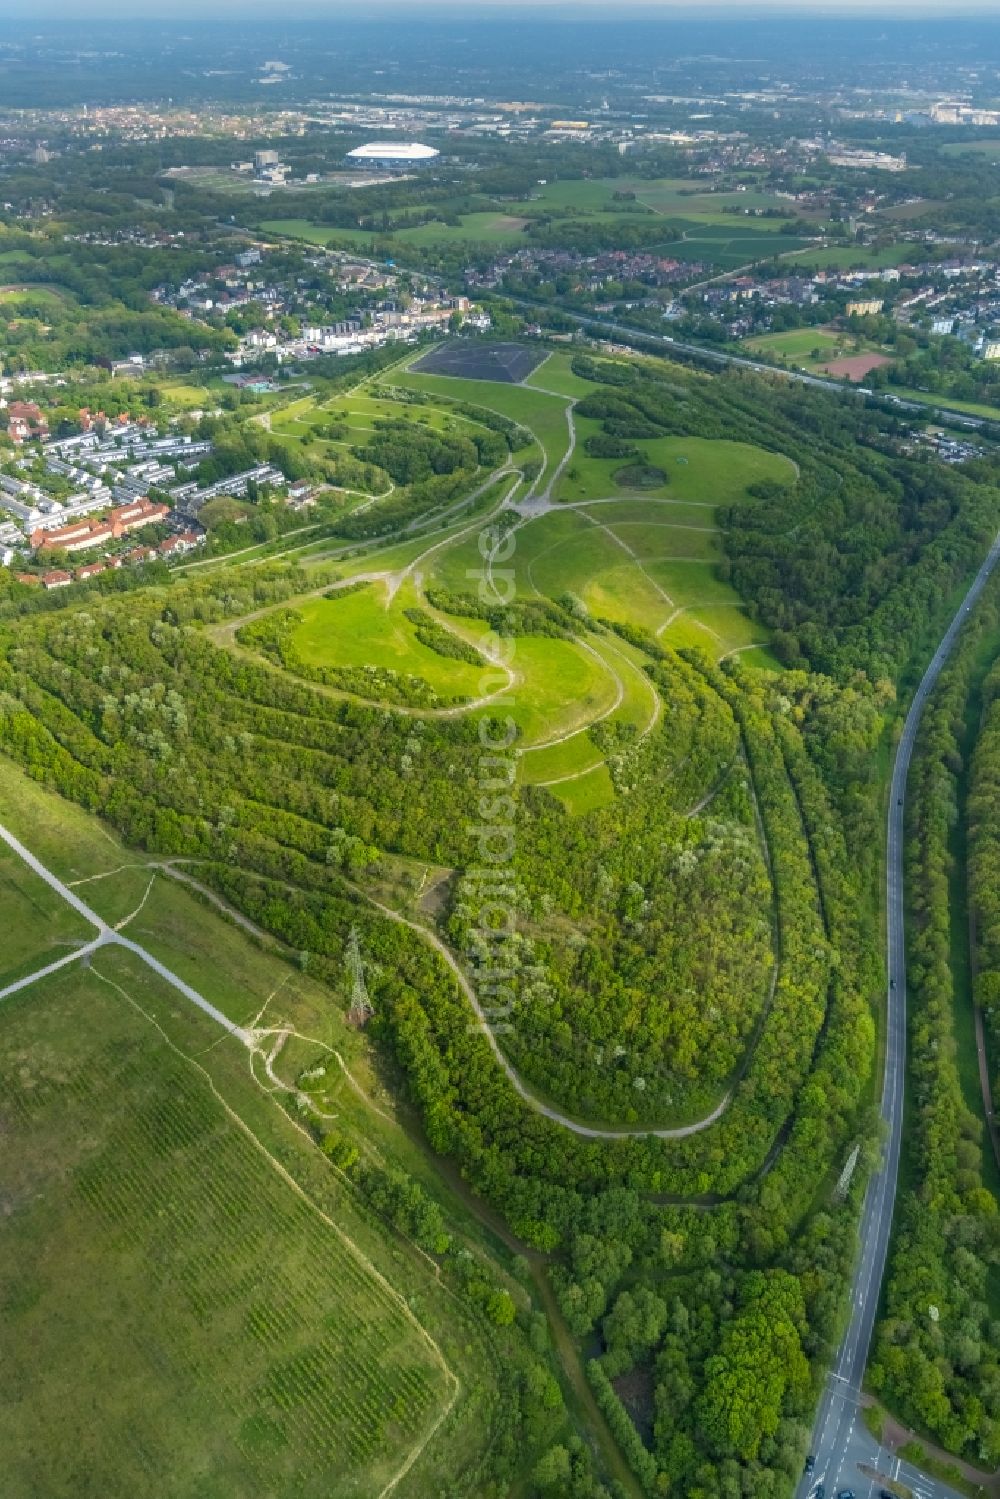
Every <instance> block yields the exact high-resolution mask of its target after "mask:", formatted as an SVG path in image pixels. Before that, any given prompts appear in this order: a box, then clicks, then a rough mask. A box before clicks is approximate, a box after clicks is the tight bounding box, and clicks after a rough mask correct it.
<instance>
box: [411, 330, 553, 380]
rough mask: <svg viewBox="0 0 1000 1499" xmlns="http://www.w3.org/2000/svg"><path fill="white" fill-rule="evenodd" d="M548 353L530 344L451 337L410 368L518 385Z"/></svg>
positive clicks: (468, 378)
mask: <svg viewBox="0 0 1000 1499" xmlns="http://www.w3.org/2000/svg"><path fill="white" fill-rule="evenodd" d="M547 354H548V350H547V349H542V348H538V347H534V348H532V346H531V345H530V344H512V343H495V344H489V343H479V342H478V340H477V341H476V342H470V341H469V340H468V339H453V340H452V341H451V342H449V343H444V344H440V345H439V346H438V347H437V348H436V349H431V351H430V353H429V354H425V355H424V357H423V359H418V360H417V362H416V363H415V364H412V365H411V366H410V368H411V369H412V370H413V371H414V373H415V374H418V375H450V376H451V377H452V379H454V380H494V381H499V382H500V383H502V384H505V385H520V383H521V381H522V380H526V379H527V378H528V376H529V375H530V374H531V372H532V370H536V369H537V368H538V366H539V365H540V364H541V362H542V360H543V359H544V358H545V357H546V355H547Z"/></svg>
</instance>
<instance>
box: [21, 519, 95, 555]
mask: <svg viewBox="0 0 1000 1499" xmlns="http://www.w3.org/2000/svg"><path fill="white" fill-rule="evenodd" d="M113 538H114V533H113V531H112V530H111V527H110V526H108V525H105V523H104V522H103V521H99V520H95V519H94V517H93V516H88V517H87V518H86V519H85V520H79V521H76V522H75V523H74V524H73V525H71V526H57V527H56V529H55V530H52V531H46V530H44V529H43V528H42V527H41V526H39V527H38V529H37V530H35V531H32V533H31V536H30V541H31V545H32V546H33V547H37V548H38V550H39V551H42V552H55V551H62V552H85V551H86V550H87V548H88V547H96V546H100V544H101V542H102V541H111V540H113Z"/></svg>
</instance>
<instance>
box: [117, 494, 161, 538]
mask: <svg viewBox="0 0 1000 1499" xmlns="http://www.w3.org/2000/svg"><path fill="white" fill-rule="evenodd" d="M169 514H170V506H169V505H154V504H153V502H152V500H147V499H142V500H135V501H133V503H132V504H131V505H119V507H118V509H117V510H112V512H111V514H110V515H109V516H108V521H109V522H110V525H111V533H112V535H113V536H124V535H125V534H126V532H128V531H134V530H136V529H137V527H139V526H149V525H152V523H153V522H154V521H158V520H162V519H163V517H164V516H165V515H169Z"/></svg>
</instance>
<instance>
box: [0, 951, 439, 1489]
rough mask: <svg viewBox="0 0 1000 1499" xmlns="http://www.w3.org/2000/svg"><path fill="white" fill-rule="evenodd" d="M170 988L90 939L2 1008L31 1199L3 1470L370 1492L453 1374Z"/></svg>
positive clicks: (69, 1478) (7, 1270) (10, 1179)
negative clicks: (91, 950)
mask: <svg viewBox="0 0 1000 1499" xmlns="http://www.w3.org/2000/svg"><path fill="white" fill-rule="evenodd" d="M169 1005H170V1001H168V1000H167V998H166V996H165V994H164V993H163V992H161V991H160V986H159V985H158V984H157V983H155V982H151V980H150V978H149V977H148V976H147V971H144V970H142V968H141V965H139V964H138V963H137V960H136V959H135V958H133V957H132V956H131V955H129V956H128V957H121V956H118V955H115V956H114V957H111V956H109V955H106V954H102V955H101V956H100V958H99V960H95V961H94V963H93V965H92V968H91V970H90V971H89V972H86V973H80V972H79V971H76V970H74V971H73V972H72V973H71V974H65V975H62V976H60V977H57V978H52V979H49V980H46V981H43V984H42V985H41V986H40V987H38V988H37V989H36V988H33V989H30V990H25V991H23V993H22V995H21V996H19V997H18V998H17V999H15V1001H14V1002H13V1003H10V1002H8V1004H7V1007H6V1009H5V1013H4V1016H3V1024H2V1029H0V1057H2V1062H0V1068H2V1071H3V1074H4V1076H3V1089H2V1102H0V1110H2V1112H3V1115H4V1133H5V1138H6V1141H7V1146H8V1149H9V1150H10V1161H11V1166H12V1168H13V1170H12V1171H11V1169H10V1167H8V1170H7V1172H6V1173H5V1175H7V1183H6V1190H7V1191H8V1192H9V1193H12V1194H13V1196H14V1198H15V1199H17V1198H19V1197H21V1198H25V1199H26V1200H27V1203H29V1204H30V1205H28V1206H26V1207H25V1208H24V1209H23V1210H22V1211H21V1212H20V1213H19V1214H18V1215H17V1221H16V1225H15V1226H14V1227H13V1228H12V1227H11V1225H10V1224H9V1223H8V1226H7V1229H6V1231H5V1233H4V1237H3V1247H2V1250H0V1255H2V1264H3V1272H2V1279H3V1282H4V1287H5V1292H6V1294H5V1297H4V1305H5V1315H4V1321H5V1322H6V1324H7V1327H6V1336H5V1338H4V1342H5V1346H6V1347H7V1349H8V1354H10V1353H11V1352H12V1351H13V1350H14V1349H15V1348H20V1349H22V1350H23V1351H24V1353H25V1354H27V1351H28V1350H29V1349H30V1359H29V1358H27V1357H24V1358H18V1357H16V1356H15V1357H14V1358H13V1359H11V1358H10V1357H8V1359H7V1360H6V1363H5V1376H6V1379H5V1383H6V1384H7V1389H6V1397H5V1399H4V1401H3V1402H2V1404H0V1431H2V1433H3V1440H4V1447H5V1450H6V1451H7V1453H8V1461H7V1474H8V1481H9V1482H11V1483H12V1484H13V1485H14V1488H15V1489H18V1488H20V1489H21V1491H22V1492H28V1491H29V1489H30V1490H32V1491H33V1492H36V1493H38V1492H45V1493H47V1494H52V1495H63V1494H65V1495H67V1496H69V1495H74V1496H75V1495H80V1494H98V1493H105V1494H112V1493H113V1494H126V1493H129V1492H144V1491H145V1492H148V1491H149V1490H150V1489H151V1488H153V1489H155V1491H156V1492H158V1493H162V1494H177V1495H180V1494H188V1493H193V1492H195V1491H197V1490H199V1489H200V1490H201V1492H207V1491H208V1490H207V1489H206V1484H210V1485H211V1489H212V1491H214V1492H217V1493H244V1492H258V1493H261V1492H274V1491H284V1492H288V1491H290V1490H291V1489H293V1488H294V1489H295V1490H296V1491H297V1492H299V1493H301V1494H302V1495H303V1496H308V1495H316V1496H317V1499H318V1496H320V1495H329V1494H331V1493H337V1494H343V1495H345V1496H347V1495H355V1494H357V1495H371V1494H375V1493H378V1492H379V1491H380V1490H381V1489H382V1488H383V1487H384V1486H385V1485H386V1484H388V1483H389V1482H390V1481H391V1480H392V1478H393V1477H394V1476H395V1474H396V1472H398V1470H399V1469H400V1467H401V1466H402V1464H403V1462H405V1460H406V1458H407V1456H408V1455H409V1453H410V1452H411V1451H412V1450H413V1449H414V1448H416V1447H419V1445H420V1444H421V1443H422V1442H423V1441H424V1440H426V1438H427V1437H428V1436H429V1435H430V1433H431V1431H432V1429H433V1427H434V1424H435V1422H436V1421H437V1419H438V1418H439V1417H440V1416H441V1414H442V1413H443V1412H444V1411H445V1410H446V1409H447V1408H448V1405H449V1403H450V1401H451V1400H452V1399H453V1398H454V1396H455V1394H456V1385H455V1380H454V1376H453V1375H451V1373H450V1370H449V1369H448V1366H447V1364H446V1362H445V1360H444V1359H443V1357H441V1355H440V1353H439V1351H438V1350H437V1348H436V1346H435V1345H434V1344H433V1343H432V1341H431V1340H430V1339H429V1337H428V1336H427V1335H426V1334H425V1333H424V1332H423V1330H422V1328H421V1327H420V1325H419V1324H418V1323H417V1322H416V1319H415V1318H413V1317H412V1314H410V1312H409V1310H408V1308H407V1307H406V1305H405V1303H404V1302H403V1301H402V1300H401V1298H400V1297H399V1296H398V1295H397V1294H396V1293H395V1292H394V1291H393V1290H392V1288H391V1287H390V1285H389V1284H388V1283H387V1282H386V1281H384V1280H383V1279H382V1278H381V1277H380V1276H379V1275H378V1273H377V1272H376V1270H375V1267H374V1266H373V1265H372V1263H371V1262H370V1261H369V1260H368V1258H367V1256H366V1255H365V1254H364V1253H362V1252H361V1251H360V1250H359V1249H358V1247H357V1246H356V1245H355V1244H354V1243H353V1242H352V1241H351V1239H350V1238H349V1236H348V1235H347V1233H346V1232H345V1231H344V1228H343V1226H342V1224H343V1221H344V1220H343V1219H342V1218H341V1219H340V1220H339V1221H336V1220H334V1219H333V1218H332V1217H330V1216H329V1215H328V1214H327V1213H326V1212H325V1211H323V1210H321V1209H320V1208H319V1207H318V1206H317V1205H316V1204H314V1203H313V1202H311V1201H310V1200H309V1198H308V1197H306V1196H305V1195H304V1194H303V1193H302V1192H301V1191H299V1190H297V1189H296V1187H295V1185H294V1183H293V1182H291V1181H290V1180H289V1179H287V1177H286V1176H285V1175H284V1174H283V1173H282V1171H281V1169H280V1167H279V1166H278V1162H277V1161H276V1160H275V1158H274V1157H273V1156H272V1155H271V1154H270V1152H269V1151H268V1150H267V1149H266V1147H265V1146H263V1145H262V1143H261V1142H260V1141H259V1140H258V1139H257V1137H256V1136H255V1135H254V1134H253V1133H252V1131H250V1130H249V1129H248V1127H247V1126H246V1125H245V1124H244V1123H243V1121H242V1120H241V1119H239V1118H238V1117H234V1116H233V1114H232V1113H231V1111H230V1109H229V1108H228V1107H227V1106H226V1105H225V1103H224V1102H223V1100H222V1099H221V1098H220V1097H219V1095H218V1093H217V1092H216V1089H215V1086H214V1078H213V1074H212V1071H210V1070H209V1069H206V1068H205V1067H203V1066H202V1065H200V1064H198V1063H196V1062H194V1060H193V1057H192V1054H191V1053H192V1052H194V1051H196V1050H201V1051H204V1050H205V1049H206V1048H207V1047H208V1046H210V1045H211V1044H212V1042H213V1040H214V1039H215V1038H214V1036H213V1035H212V1034H211V1032H210V1031H209V1030H208V1028H207V1026H204V1027H203V1026H201V1025H200V1024H199V1023H198V1022H196V1021H194V1020H192V1019H190V1018H185V1020H184V1021H183V1023H182V1024H180V1025H179V1024H178V1023H177V1022H176V1021H174V1022H173V1023H172V1024H171V1023H169V1022H168V1023H167V1024H164V1020H165V1019H166V1017H165V1015H164V1007H165V1006H166V1007H167V1008H168V1009H169ZM83 1016H86V1021H85V1023H84V1022H83ZM178 1031H183V1032H184V1033H185V1040H186V1042H187V1046H188V1047H189V1048H190V1050H189V1051H188V1054H187V1055H185V1054H184V1051H183V1050H182V1049H179V1048H178V1046H177V1041H176V1040H175V1039H174V1038H175V1037H176V1035H177V1033H178ZM222 1070H224V1067H223V1069H222ZM112 1100H113V1102H112ZM57 1427H58V1429H59V1431H60V1433H61V1437H62V1439H61V1441H60V1442H59V1443H53V1442H52V1441H51V1439H50V1435H51V1431H52V1430H53V1429H54V1428H57ZM22 1465H23V1468H22ZM334 1472H335V1473H336V1479H335V1480H334V1483H333V1484H332V1485H331V1475H332V1474H333V1473H334ZM43 1474H44V1477H43V1476H42V1475H43ZM29 1475H32V1477H31V1478H29Z"/></svg>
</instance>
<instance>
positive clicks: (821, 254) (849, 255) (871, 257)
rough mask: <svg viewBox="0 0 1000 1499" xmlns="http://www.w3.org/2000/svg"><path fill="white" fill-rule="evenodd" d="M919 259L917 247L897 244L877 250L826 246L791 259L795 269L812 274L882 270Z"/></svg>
mask: <svg viewBox="0 0 1000 1499" xmlns="http://www.w3.org/2000/svg"><path fill="white" fill-rule="evenodd" d="M914 258H919V246H916V245H910V244H906V243H901V244H897V245H883V246H881V247H880V248H878V249H875V248H874V247H871V246H867V245H827V246H825V247H823V248H819V247H816V248H809V249H806V250H805V251H804V252H803V254H802V255H797V256H796V257H795V264H796V266H802V267H809V268H811V269H814V270H819V271H822V270H842V271H850V270H870V269H871V268H872V267H875V268H876V269H878V268H881V267H882V266H895V265H902V264H903V262H904V261H908V260H911V259H914Z"/></svg>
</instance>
